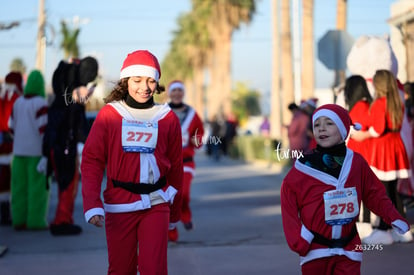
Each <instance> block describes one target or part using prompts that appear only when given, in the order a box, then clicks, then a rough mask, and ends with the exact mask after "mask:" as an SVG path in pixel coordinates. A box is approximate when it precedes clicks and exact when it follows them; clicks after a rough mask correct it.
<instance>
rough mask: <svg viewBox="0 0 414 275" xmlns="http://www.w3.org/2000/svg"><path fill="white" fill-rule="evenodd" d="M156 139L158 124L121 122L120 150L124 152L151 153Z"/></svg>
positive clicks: (131, 121)
mask: <svg viewBox="0 0 414 275" xmlns="http://www.w3.org/2000/svg"><path fill="white" fill-rule="evenodd" d="M157 138H158V123H154V122H148V121H135V120H126V119H123V120H122V148H123V150H124V151H125V152H140V153H153V152H154V151H155V147H156V145H157Z"/></svg>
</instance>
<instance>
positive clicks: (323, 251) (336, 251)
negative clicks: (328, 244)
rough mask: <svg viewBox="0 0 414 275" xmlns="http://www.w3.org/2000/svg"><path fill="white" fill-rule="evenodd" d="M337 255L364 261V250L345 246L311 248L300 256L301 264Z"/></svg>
mask: <svg viewBox="0 0 414 275" xmlns="http://www.w3.org/2000/svg"><path fill="white" fill-rule="evenodd" d="M336 255H344V256H346V257H347V258H349V259H351V260H353V261H356V262H362V252H356V251H348V250H344V249H343V248H320V249H314V250H311V251H309V253H308V254H307V255H306V256H304V257H300V265H303V264H304V263H307V262H310V261H312V260H315V259H319V258H325V257H331V256H336Z"/></svg>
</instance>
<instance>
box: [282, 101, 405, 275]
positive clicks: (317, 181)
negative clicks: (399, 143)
mask: <svg viewBox="0 0 414 275" xmlns="http://www.w3.org/2000/svg"><path fill="white" fill-rule="evenodd" d="M312 125H313V134H314V137H315V140H316V142H317V147H316V149H315V150H314V151H313V152H312V153H311V154H305V156H304V157H303V158H300V159H298V160H297V161H296V162H295V165H294V167H292V169H291V170H290V171H289V173H288V174H287V176H286V177H285V178H284V180H283V183H282V187H281V205H282V219H283V229H284V232H285V236H286V240H287V243H288V245H289V247H290V248H291V249H292V250H293V251H295V252H297V253H298V254H299V255H300V264H301V266H302V273H303V274H360V268H361V261H362V251H363V246H362V245H361V240H360V238H359V236H358V232H357V229H356V221H357V219H358V215H359V209H360V205H361V201H363V202H364V203H365V204H366V206H367V207H368V208H369V209H370V210H372V211H373V212H374V213H376V214H377V215H379V216H380V217H382V218H383V219H384V221H385V222H387V223H388V224H390V225H392V226H393V227H394V228H395V229H396V230H398V231H399V233H401V234H403V233H405V232H407V231H408V230H409V224H408V223H407V221H406V220H405V219H404V218H403V217H402V216H401V215H400V214H399V213H398V211H397V210H396V209H395V208H394V206H393V204H392V202H391V200H390V199H389V198H388V196H387V194H386V192H385V188H384V186H383V185H382V184H381V182H380V181H379V179H378V178H377V177H376V176H375V174H374V173H373V172H372V170H371V169H370V167H369V166H368V164H367V162H366V161H365V160H364V158H363V157H362V156H361V155H360V154H358V153H355V152H353V151H352V150H350V149H348V148H347V147H346V145H345V139H346V138H347V136H348V134H349V131H350V126H351V125H352V122H351V119H350V117H349V115H348V112H347V111H346V110H345V109H344V108H342V107H340V106H339V105H336V104H326V105H322V106H321V107H319V108H318V109H316V110H315V112H314V114H313V116H312ZM355 128H357V129H358V127H356V126H355ZM381 247H382V246H381V245H380V244H378V245H377V247H376V249H379V250H380V249H381Z"/></svg>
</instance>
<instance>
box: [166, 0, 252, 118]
mask: <svg viewBox="0 0 414 275" xmlns="http://www.w3.org/2000/svg"><path fill="white" fill-rule="evenodd" d="M254 11H255V3H254V0H243V1H240V0H238V1H237V0H192V10H191V12H189V13H188V14H185V15H183V16H181V17H180V18H179V20H178V25H179V29H178V31H176V32H175V36H174V39H173V41H172V42H171V48H170V51H169V52H168V54H167V55H166V58H165V59H164V60H163V70H164V71H166V72H167V73H166V74H167V75H168V76H167V77H166V79H169V78H170V80H172V79H177V78H178V79H180V80H182V81H184V82H185V83H186V87H187V89H191V91H192V93H191V94H189V100H193V101H194V104H195V106H204V102H205V101H204V90H205V85H206V84H207V85H208V86H209V87H208V93H207V97H208V98H207V104H208V106H207V109H208V110H207V113H208V115H214V114H216V113H217V112H218V111H219V110H222V111H223V113H229V112H230V109H231V38H232V33H233V31H234V30H235V29H237V28H239V26H240V24H241V23H242V22H246V23H248V22H250V20H251V19H252V15H253V12H254ZM206 71H208V72H209V77H208V80H209V82H208V83H206V79H207V78H206V77H205V72H206ZM166 74H164V75H166ZM164 79H165V78H164ZM198 108H200V107H198ZM205 108H206V107H204V109H205Z"/></svg>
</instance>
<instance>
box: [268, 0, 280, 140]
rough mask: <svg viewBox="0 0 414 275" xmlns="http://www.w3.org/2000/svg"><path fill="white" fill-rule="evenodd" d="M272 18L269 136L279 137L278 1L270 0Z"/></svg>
mask: <svg viewBox="0 0 414 275" xmlns="http://www.w3.org/2000/svg"><path fill="white" fill-rule="evenodd" d="M270 7H271V16H272V88H271V96H270V106H271V109H270V123H271V125H272V127H271V128H270V130H271V133H270V134H271V136H273V137H280V136H281V132H282V113H281V107H282V105H281V102H280V101H281V97H280V47H279V42H280V39H279V15H278V12H279V0H271V6H270Z"/></svg>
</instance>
